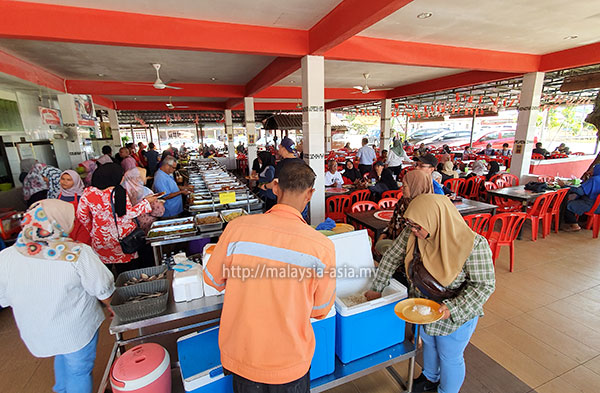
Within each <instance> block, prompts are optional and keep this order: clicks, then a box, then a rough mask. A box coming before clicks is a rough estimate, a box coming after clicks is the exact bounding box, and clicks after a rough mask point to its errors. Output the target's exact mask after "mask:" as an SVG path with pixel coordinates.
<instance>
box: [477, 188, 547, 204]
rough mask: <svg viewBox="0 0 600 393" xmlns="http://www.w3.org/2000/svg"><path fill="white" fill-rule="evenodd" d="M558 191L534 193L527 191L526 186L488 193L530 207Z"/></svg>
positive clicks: (489, 191) (500, 189)
mask: <svg viewBox="0 0 600 393" xmlns="http://www.w3.org/2000/svg"><path fill="white" fill-rule="evenodd" d="M554 191H556V190H553V189H550V190H545V191H542V192H534V191H530V190H526V189H525V185H520V186H512V187H504V188H499V189H497V190H488V191H487V193H488V195H490V196H496V197H500V198H506V199H511V200H513V201H518V202H521V203H522V204H523V206H527V205H530V204H532V203H534V202H535V200H536V199H537V198H538V197H540V196H542V195H544V194H549V193H551V192H554Z"/></svg>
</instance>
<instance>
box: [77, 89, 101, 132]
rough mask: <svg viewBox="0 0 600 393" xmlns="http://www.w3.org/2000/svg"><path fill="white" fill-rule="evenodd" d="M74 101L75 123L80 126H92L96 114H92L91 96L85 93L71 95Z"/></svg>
mask: <svg viewBox="0 0 600 393" xmlns="http://www.w3.org/2000/svg"><path fill="white" fill-rule="evenodd" d="M73 98H74V101H75V112H77V123H78V124H79V125H80V126H85V127H94V126H95V125H96V120H97V119H96V116H94V113H95V112H94V103H93V101H92V96H90V95H85V94H75V95H73Z"/></svg>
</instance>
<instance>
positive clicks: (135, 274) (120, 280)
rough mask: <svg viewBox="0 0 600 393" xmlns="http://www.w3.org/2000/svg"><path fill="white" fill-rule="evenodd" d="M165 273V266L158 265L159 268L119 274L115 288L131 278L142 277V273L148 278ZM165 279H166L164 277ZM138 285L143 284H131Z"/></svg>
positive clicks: (146, 268)
mask: <svg viewBox="0 0 600 393" xmlns="http://www.w3.org/2000/svg"><path fill="white" fill-rule="evenodd" d="M166 271H167V265H160V266H152V267H145V268H142V269H135V270H130V271H127V272H123V273H121V274H119V276H118V277H117V281H115V286H117V287H122V286H123V284H125V283H126V282H127V281H129V280H130V279H131V278H133V277H135V278H140V277H141V276H142V273H143V274H146V275H148V276H155V275H158V274H161V273H164V272H166ZM165 279H166V276H165ZM139 284H143V283H137V284H131V285H139ZM128 286H129V285H128Z"/></svg>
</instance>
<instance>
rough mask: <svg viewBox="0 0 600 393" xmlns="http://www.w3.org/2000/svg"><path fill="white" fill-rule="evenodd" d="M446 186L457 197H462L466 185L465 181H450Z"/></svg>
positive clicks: (446, 182) (445, 183)
mask: <svg viewBox="0 0 600 393" xmlns="http://www.w3.org/2000/svg"><path fill="white" fill-rule="evenodd" d="M444 185H445V186H446V187H448V188H449V189H450V191H452V192H453V193H455V194H456V195H462V193H463V190H464V189H465V185H466V183H465V179H448V180H446V181H445V182H444Z"/></svg>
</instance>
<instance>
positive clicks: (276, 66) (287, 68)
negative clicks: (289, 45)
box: [245, 57, 301, 97]
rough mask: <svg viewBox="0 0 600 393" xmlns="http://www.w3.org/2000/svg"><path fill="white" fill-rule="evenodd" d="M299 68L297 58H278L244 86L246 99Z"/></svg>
mask: <svg viewBox="0 0 600 393" xmlns="http://www.w3.org/2000/svg"><path fill="white" fill-rule="evenodd" d="M300 67H301V64H300V59H299V58H289V57H278V58H276V59H275V60H273V62H271V64H269V65H268V66H266V67H265V68H264V69H263V70H262V71H261V72H259V73H258V74H257V75H256V76H255V77H254V78H252V80H251V81H250V82H248V83H247V84H246V93H245V94H246V97H252V96H255V95H256V94H257V93H259V92H261V91H262V90H264V89H266V88H267V87H269V86H271V85H273V84H274V83H277V82H279V81H280V80H282V79H283V78H285V77H286V76H288V75H290V74H291V73H293V72H295V71H297V70H299V69H300Z"/></svg>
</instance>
